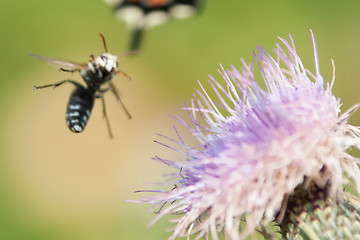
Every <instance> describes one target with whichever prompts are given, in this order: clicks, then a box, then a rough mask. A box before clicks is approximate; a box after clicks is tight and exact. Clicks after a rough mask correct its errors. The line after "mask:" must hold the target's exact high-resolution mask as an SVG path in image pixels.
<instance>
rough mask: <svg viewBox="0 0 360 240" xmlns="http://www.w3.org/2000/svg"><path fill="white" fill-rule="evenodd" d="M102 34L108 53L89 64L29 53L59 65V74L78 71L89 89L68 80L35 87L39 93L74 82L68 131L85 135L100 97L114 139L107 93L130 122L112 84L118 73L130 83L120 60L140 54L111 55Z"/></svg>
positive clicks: (69, 108) (68, 112) (69, 107)
mask: <svg viewBox="0 0 360 240" xmlns="http://www.w3.org/2000/svg"><path fill="white" fill-rule="evenodd" d="M99 35H100V37H101V39H102V42H103V45H104V48H105V53H103V54H101V55H100V56H98V57H96V58H95V57H94V55H92V54H91V55H90V60H89V62H88V63H84V64H81V63H75V62H69V61H62V60H56V59H52V58H47V57H41V56H37V55H33V54H30V56H31V57H33V58H35V59H38V60H42V61H45V62H47V63H49V64H51V65H55V66H58V67H59V70H60V71H63V72H71V73H73V72H79V73H80V75H81V77H82V78H83V80H84V81H85V83H86V86H83V85H81V84H80V83H77V82H75V81H74V80H71V79H66V80H63V81H61V82H58V83H54V84H47V85H43V86H34V90H40V89H43V88H48V87H53V88H56V87H58V86H60V85H62V84H64V83H71V84H73V85H74V86H75V89H74V90H73V92H72V94H71V95H70V99H69V102H68V105H67V109H66V114H65V118H66V124H67V126H68V128H69V129H70V130H71V131H72V132H75V133H79V132H82V131H83V130H84V129H85V126H86V124H87V122H88V120H89V118H90V114H91V111H92V109H93V106H94V101H95V99H96V98H100V99H101V101H102V105H103V115H104V118H105V120H106V124H107V127H108V130H109V135H110V138H113V134H112V131H111V128H110V123H109V119H108V117H107V114H106V108H105V100H104V93H105V92H107V91H109V90H110V91H111V92H112V93H113V94H114V96H115V97H116V99H117V100H118V101H119V103H120V104H121V106H122V108H123V109H124V111H125V113H126V115H127V117H128V118H129V119H131V115H130V113H129V111H128V110H127V109H126V107H125V105H124V103H123V102H122V100H121V98H120V95H119V93H118V90H117V89H116V87H115V85H114V84H113V83H112V82H111V80H112V78H113V77H114V76H115V75H116V74H120V75H122V76H124V77H126V78H127V79H129V80H130V77H129V76H128V75H126V73H124V72H122V71H120V70H118V65H119V64H118V57H121V56H125V55H129V54H137V52H134V51H132V52H126V53H123V54H120V55H112V54H110V53H108V51H107V47H106V42H105V38H104V36H103V35H102V34H101V33H100V34H99ZM104 85H106V87H103V86H104Z"/></svg>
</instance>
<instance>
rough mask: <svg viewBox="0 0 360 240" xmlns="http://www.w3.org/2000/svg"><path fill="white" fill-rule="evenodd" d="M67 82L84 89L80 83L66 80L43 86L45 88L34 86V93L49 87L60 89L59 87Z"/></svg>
mask: <svg viewBox="0 0 360 240" xmlns="http://www.w3.org/2000/svg"><path fill="white" fill-rule="evenodd" d="M67 82H69V83H72V84H74V85H75V86H76V87H82V88H83V86H82V85H81V84H80V83H77V82H75V81H73V80H70V79H67V80H64V81H61V82H58V83H53V84H47V85H43V86H34V91H36V90H40V89H43V88H47V87H53V88H56V87H58V86H60V85H62V84H64V83H67Z"/></svg>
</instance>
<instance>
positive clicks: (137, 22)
mask: <svg viewBox="0 0 360 240" xmlns="http://www.w3.org/2000/svg"><path fill="white" fill-rule="evenodd" d="M104 1H105V3H106V4H108V5H110V6H111V7H112V8H113V9H114V10H115V17H116V18H117V19H119V20H122V21H125V22H126V25H127V27H128V28H129V29H130V30H131V31H133V35H132V39H131V43H130V50H138V49H139V47H140V42H141V38H142V35H143V32H144V29H149V28H152V27H155V26H157V25H161V24H163V23H165V22H167V21H169V20H170V19H172V18H176V19H182V18H189V17H191V16H193V15H195V14H196V13H197V12H198V10H199V8H200V7H201V5H202V3H203V0H104Z"/></svg>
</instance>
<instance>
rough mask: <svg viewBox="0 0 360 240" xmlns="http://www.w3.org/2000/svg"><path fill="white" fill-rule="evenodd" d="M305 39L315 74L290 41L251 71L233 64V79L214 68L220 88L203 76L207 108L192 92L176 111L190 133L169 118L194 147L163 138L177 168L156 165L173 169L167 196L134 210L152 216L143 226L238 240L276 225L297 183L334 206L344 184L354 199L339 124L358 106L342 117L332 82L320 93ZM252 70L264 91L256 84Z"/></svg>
mask: <svg viewBox="0 0 360 240" xmlns="http://www.w3.org/2000/svg"><path fill="white" fill-rule="evenodd" d="M311 36H312V41H313V46H314V58H315V73H314V74H313V73H311V72H310V71H309V70H307V69H306V68H305V67H304V66H303V64H302V62H301V59H300V57H299V56H298V55H297V53H296V50H295V45H294V42H293V40H292V38H291V35H290V40H291V43H288V42H287V41H285V40H284V39H282V38H279V39H280V40H281V42H282V43H283V45H284V46H285V50H284V49H283V48H281V47H280V45H277V46H276V49H275V53H276V57H275V58H272V57H271V56H270V55H269V54H268V53H267V52H266V51H265V50H264V49H262V48H261V47H258V49H257V51H258V53H257V54H255V53H254V54H253V62H256V63H257V64H246V63H245V62H244V60H242V63H243V67H242V69H241V71H238V70H237V69H236V68H234V67H232V70H230V71H225V70H224V69H223V68H222V67H221V71H219V73H220V74H221V76H222V77H223V79H224V80H225V83H226V85H225V87H223V86H222V85H221V84H220V83H218V82H217V81H216V80H215V79H214V78H212V77H210V80H208V83H209V84H210V86H211V88H212V90H213V91H214V92H215V94H216V95H217V98H218V99H217V101H216V102H215V100H212V99H211V98H210V97H209V95H208V93H207V92H206V90H205V88H204V87H203V86H202V85H201V84H200V87H201V89H202V91H198V92H197V94H196V95H195V97H194V99H192V100H191V105H189V106H186V107H185V109H186V110H187V111H188V113H189V116H190V118H191V124H188V123H187V122H186V121H184V120H183V119H182V118H180V117H177V118H176V120H177V121H179V122H180V123H181V124H183V125H185V126H186V127H188V128H189V130H190V131H191V133H192V134H193V135H194V136H195V137H196V138H197V140H198V141H199V143H200V144H199V146H198V147H196V148H192V147H190V146H187V145H186V144H185V143H184V141H183V140H182V139H181V137H180V135H179V134H178V133H177V130H176V129H175V131H176V133H177V134H178V136H179V139H180V140H179V141H176V140H172V139H169V138H166V139H168V140H171V141H172V142H175V143H176V144H178V145H180V146H181V147H182V148H184V149H185V151H180V150H178V149H175V148H172V149H175V150H176V151H179V152H182V153H183V155H184V160H183V161H170V160H165V159H161V158H159V157H156V158H155V159H156V160H159V161H161V162H163V163H165V164H167V165H170V166H171V167H174V168H176V169H178V170H177V171H176V172H175V173H173V174H171V175H170V179H168V181H167V182H166V183H167V184H169V185H175V187H174V188H173V189H171V190H169V191H159V192H157V193H156V194H154V195H153V196H150V197H149V198H148V199H146V200H143V201H142V202H148V203H154V204H155V206H154V207H155V208H156V207H158V208H160V210H159V212H158V215H157V216H156V217H155V218H154V220H153V221H152V223H151V224H153V223H154V222H155V221H157V220H158V219H159V218H161V217H162V216H164V215H166V214H169V213H173V214H177V215H178V216H177V217H178V218H177V219H174V220H173V221H174V222H176V223H177V225H176V226H175V228H174V229H173V234H172V235H171V237H170V239H175V238H176V237H184V236H190V235H191V234H196V235H197V236H196V238H195V239H199V238H201V237H205V238H206V239H207V238H208V237H209V235H211V236H212V238H213V239H218V235H219V232H223V234H224V236H225V238H226V239H243V238H245V237H246V236H248V235H249V234H251V233H252V232H253V231H254V229H255V228H256V227H258V226H259V225H260V224H267V223H270V222H271V221H273V220H274V218H275V217H278V216H279V213H280V212H282V211H283V210H284V208H286V200H285V199H286V198H287V197H288V196H291V194H292V193H294V189H295V188H296V187H297V186H299V185H302V184H304V186H306V184H307V183H309V184H310V183H311V184H315V185H316V186H318V187H319V188H325V186H329V187H328V189H327V190H328V191H329V197H331V198H332V199H334V200H336V201H342V197H343V187H344V185H349V184H352V186H354V189H355V190H356V191H357V193H360V172H359V168H358V166H357V164H358V163H359V160H358V159H357V158H355V157H353V156H351V155H350V154H349V153H348V152H347V150H348V149H349V148H350V147H355V148H357V149H359V148H360V130H359V128H358V127H355V126H351V125H349V124H348V119H349V117H350V115H351V114H352V113H353V112H354V111H356V110H357V109H358V108H359V106H360V105H359V104H356V105H354V106H353V107H352V108H350V109H349V110H348V111H347V112H345V113H341V110H340V106H341V102H340V100H339V99H337V98H336V97H335V96H334V95H333V93H332V86H333V84H334V79H335V76H334V77H333V79H332V81H331V83H330V84H329V83H327V84H326V85H325V86H324V80H323V78H322V76H321V75H320V72H319V63H318V57H317V50H316V44H315V39H314V36H313V34H312V32H311ZM256 67H258V68H259V69H260V76H261V77H262V79H263V81H264V83H265V86H266V87H265V90H264V89H263V88H261V86H260V85H259V83H258V82H257V80H256V79H255V74H254V68H256ZM258 75H259V74H258ZM154 192H156V191H154ZM244 220H245V223H244Z"/></svg>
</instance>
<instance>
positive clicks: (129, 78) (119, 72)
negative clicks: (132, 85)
mask: <svg viewBox="0 0 360 240" xmlns="http://www.w3.org/2000/svg"><path fill="white" fill-rule="evenodd" d="M116 74H120V75H122V76H124V77H126V78H127V79H128V80H129V81H130V80H131V77H130V76H129V75H127V74H126V73H124V72H122V71H118V72H117V73H116Z"/></svg>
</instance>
